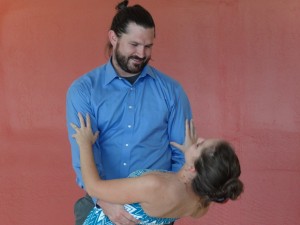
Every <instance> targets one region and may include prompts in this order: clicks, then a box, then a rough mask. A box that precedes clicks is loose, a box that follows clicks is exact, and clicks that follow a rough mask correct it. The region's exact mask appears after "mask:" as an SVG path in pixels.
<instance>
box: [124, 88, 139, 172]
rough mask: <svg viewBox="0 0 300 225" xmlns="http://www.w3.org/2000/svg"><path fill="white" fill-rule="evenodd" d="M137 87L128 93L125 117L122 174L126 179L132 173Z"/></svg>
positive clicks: (130, 89)
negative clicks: (131, 156)
mask: <svg viewBox="0 0 300 225" xmlns="http://www.w3.org/2000/svg"><path fill="white" fill-rule="evenodd" d="M135 97H136V89H135V87H130V88H129V90H128V93H127V99H126V100H127V101H126V103H125V113H126V115H125V117H124V130H125V132H124V139H123V140H124V143H123V149H122V157H121V167H120V174H121V177H126V176H127V175H128V174H129V173H130V171H129V169H130V155H131V151H132V147H133V146H132V138H133V131H134V111H135V105H134V102H135Z"/></svg>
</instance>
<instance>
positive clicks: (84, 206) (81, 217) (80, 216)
mask: <svg viewBox="0 0 300 225" xmlns="http://www.w3.org/2000/svg"><path fill="white" fill-rule="evenodd" d="M94 206H95V204H94V202H93V199H92V198H91V197H90V196H89V195H88V194H86V195H85V196H84V197H82V198H80V199H78V200H77V202H75V205H74V215H75V225H82V224H83V223H84V221H85V219H86V218H87V216H88V215H89V213H90V211H91V210H92V209H93V208H94ZM172 224H174V223H170V224H169V225H172Z"/></svg>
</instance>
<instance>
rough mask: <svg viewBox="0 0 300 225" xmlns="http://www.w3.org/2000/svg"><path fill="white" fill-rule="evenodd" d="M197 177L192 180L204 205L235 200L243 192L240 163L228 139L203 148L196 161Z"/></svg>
mask: <svg viewBox="0 0 300 225" xmlns="http://www.w3.org/2000/svg"><path fill="white" fill-rule="evenodd" d="M195 169H196V171H197V175H196V177H195V178H194V179H193V181H192V187H193V190H194V192H195V193H196V194H197V195H199V196H200V197H201V200H202V204H203V206H204V207H206V206H208V204H209V203H210V202H217V203H224V202H226V201H227V200H228V199H231V200H235V199H237V197H238V196H239V195H240V194H241V193H242V192H243V189H244V185H243V183H242V182H241V181H240V180H239V176H240V174H241V169H240V163H239V160H238V157H237V155H236V154H235V152H234V150H233V148H232V147H231V146H230V144H229V143H227V142H226V141H218V142H217V143H216V144H215V145H213V146H210V147H207V148H205V149H203V152H202V153H201V155H200V157H199V158H198V159H197V160H196V161H195Z"/></svg>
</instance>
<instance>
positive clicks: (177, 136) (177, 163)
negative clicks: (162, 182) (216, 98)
mask: <svg viewBox="0 0 300 225" xmlns="http://www.w3.org/2000/svg"><path fill="white" fill-rule="evenodd" d="M175 96H176V99H175V103H174V105H173V107H171V112H170V117H169V123H168V132H169V137H170V138H169V139H170V141H174V142H177V143H179V144H183V142H184V137H185V120H187V119H188V120H190V119H192V110H191V106H190V102H189V100H188V97H187V95H186V93H185V92H184V90H183V88H182V87H181V86H180V85H179V86H178V88H177V89H176V90H175ZM170 148H171V149H172V171H174V172H177V171H179V170H180V169H181V167H182V166H183V164H184V162H185V160H184V154H183V153H182V152H181V151H180V150H179V149H177V148H175V147H173V146H171V145H170Z"/></svg>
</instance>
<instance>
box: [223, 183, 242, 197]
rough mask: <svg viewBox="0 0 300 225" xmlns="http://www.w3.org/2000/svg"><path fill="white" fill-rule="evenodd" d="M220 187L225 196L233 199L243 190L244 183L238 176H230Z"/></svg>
mask: <svg viewBox="0 0 300 225" xmlns="http://www.w3.org/2000/svg"><path fill="white" fill-rule="evenodd" d="M222 189H223V191H224V192H225V193H226V196H227V198H230V199H231V200H235V199H237V197H238V196H240V194H241V193H242V192H243V191H244V185H243V183H242V182H241V181H240V180H239V179H238V178H232V179H230V180H228V181H227V182H226V183H225V184H224V186H223V188H222Z"/></svg>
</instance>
